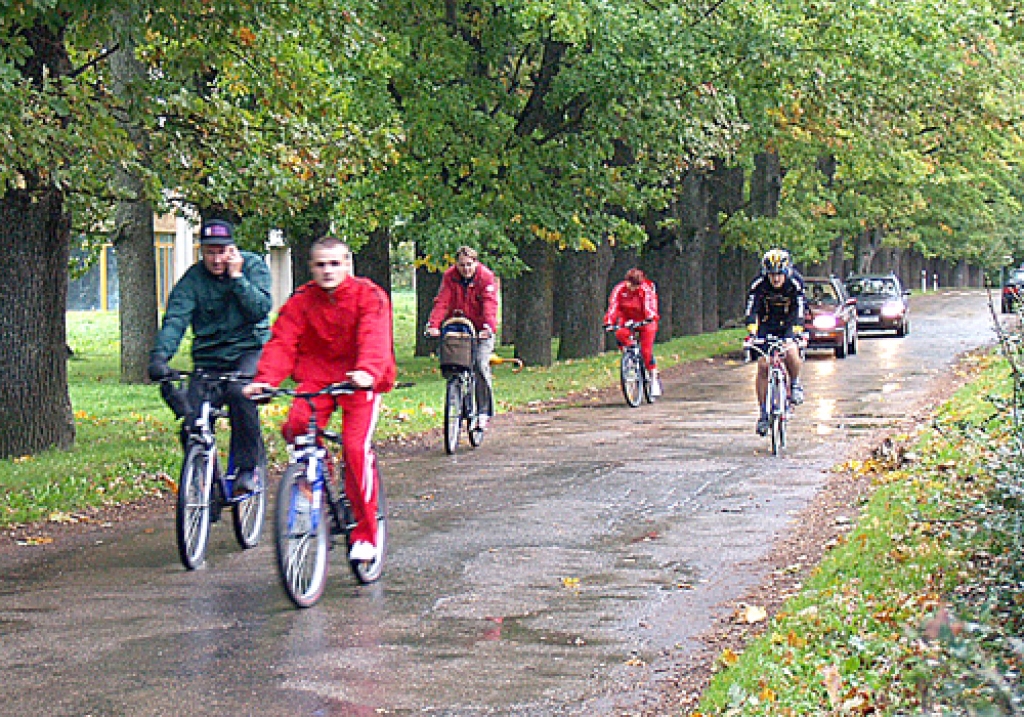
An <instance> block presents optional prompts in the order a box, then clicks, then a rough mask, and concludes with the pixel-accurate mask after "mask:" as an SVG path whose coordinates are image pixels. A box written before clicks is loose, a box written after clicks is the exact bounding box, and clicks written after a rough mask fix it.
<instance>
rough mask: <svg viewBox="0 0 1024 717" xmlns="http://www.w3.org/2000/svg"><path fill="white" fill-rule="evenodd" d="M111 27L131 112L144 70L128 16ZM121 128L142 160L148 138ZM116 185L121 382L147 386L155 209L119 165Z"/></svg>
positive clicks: (153, 327) (122, 92) (119, 79)
mask: <svg viewBox="0 0 1024 717" xmlns="http://www.w3.org/2000/svg"><path fill="white" fill-rule="evenodd" d="M111 21H112V22H111V24H112V26H113V27H114V32H115V34H116V37H117V42H118V45H119V48H120V49H118V50H117V51H116V52H115V53H113V55H111V57H110V72H111V77H112V80H113V81H112V88H113V92H114V94H115V95H117V97H119V98H120V99H121V101H122V102H123V103H124V104H125V106H126V107H128V109H129V112H131V111H132V110H133V109H134V108H135V105H134V100H133V97H134V94H133V93H132V91H131V85H132V83H134V82H137V81H140V80H142V79H144V76H145V68H144V67H143V65H142V63H141V62H139V61H138V59H137V58H136V56H135V42H134V38H133V37H132V32H131V27H132V18H131V17H129V15H128V14H127V13H126V12H123V11H115V12H114V13H113V16H112V18H111ZM121 127H122V129H124V130H125V132H127V133H128V136H129V137H131V139H132V142H133V143H134V144H135V146H136V147H138V148H139V151H140V153H141V154H142V155H143V156H145V154H146V150H147V143H146V135H145V134H144V133H143V132H142V131H141V129H140V128H139V126H138V125H137V124H135V123H133V122H131V121H130V119H128V118H125V120H123V121H122V122H121ZM116 172H117V183H118V185H119V187H120V188H121V190H123V191H124V192H125V194H127V195H128V196H129V197H132V198H133V199H129V200H125V201H122V202H120V203H119V204H118V206H117V211H116V213H115V220H114V226H115V229H114V247H115V250H116V252H117V284H118V297H119V301H118V320H119V322H120V331H121V383H145V382H146V381H147V380H148V376H147V375H146V368H147V367H148V365H149V352H150V350H151V349H152V348H153V339H154V337H155V336H156V331H157V314H158V312H159V307H158V305H157V297H156V250H155V248H154V237H153V206H152V205H151V204H150V203H149V202H148V201H146V200H145V199H144V189H143V184H142V180H141V179H139V178H138V177H136V176H132V175H130V174H128V173H127V172H125V171H124V170H123V169H121V168H120V167H117V168H116Z"/></svg>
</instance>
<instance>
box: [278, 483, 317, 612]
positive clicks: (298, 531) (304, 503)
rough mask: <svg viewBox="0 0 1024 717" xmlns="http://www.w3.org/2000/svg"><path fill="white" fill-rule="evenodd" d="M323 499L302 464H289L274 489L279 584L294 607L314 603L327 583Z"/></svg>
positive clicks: (308, 605) (307, 605)
mask: <svg viewBox="0 0 1024 717" xmlns="http://www.w3.org/2000/svg"><path fill="white" fill-rule="evenodd" d="M323 498H324V496H323V492H322V489H318V490H317V491H315V492H314V490H313V488H312V487H311V486H310V485H309V482H308V481H307V480H306V466H305V465H304V464H299V463H294V464H292V465H290V466H288V468H287V469H286V470H285V472H284V475H283V476H282V477H281V484H280V485H279V486H278V489H277V504H276V506H275V518H274V546H275V551H276V553H277V569H278V573H279V574H280V576H281V584H282V585H283V586H284V591H285V593H287V594H288V598H289V599H290V600H291V601H292V602H293V603H295V605H296V606H297V607H310V606H312V605H315V604H316V602H317V601H318V600H319V599H320V596H321V595H323V593H324V586H325V585H326V584H327V567H328V560H329V555H328V551H327V549H328V547H329V543H330V526H329V524H328V522H327V512H326V510H325V508H326V501H324V499H323Z"/></svg>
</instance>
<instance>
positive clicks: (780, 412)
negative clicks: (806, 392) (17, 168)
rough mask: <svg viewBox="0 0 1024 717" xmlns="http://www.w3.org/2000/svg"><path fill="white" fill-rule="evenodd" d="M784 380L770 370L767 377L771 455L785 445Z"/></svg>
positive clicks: (777, 453) (776, 453) (778, 451)
mask: <svg viewBox="0 0 1024 717" xmlns="http://www.w3.org/2000/svg"><path fill="white" fill-rule="evenodd" d="M785 391H786V386H785V382H784V381H782V380H780V376H779V373H778V372H777V371H776V370H772V372H771V374H770V375H769V377H768V420H769V423H770V426H769V428H770V433H771V436H772V455H775V456H777V455H779V453H780V452H781V451H782V449H783V448H784V447H785V445H786V429H785V426H784V422H785V415H784V412H785V410H786V399H785Z"/></svg>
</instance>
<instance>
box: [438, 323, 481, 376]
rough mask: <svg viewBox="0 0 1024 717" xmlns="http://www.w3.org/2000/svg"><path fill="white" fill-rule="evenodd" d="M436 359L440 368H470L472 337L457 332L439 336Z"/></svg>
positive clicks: (471, 364) (471, 365)
mask: <svg viewBox="0 0 1024 717" xmlns="http://www.w3.org/2000/svg"><path fill="white" fill-rule="evenodd" d="M437 358H438V359H439V360H440V362H441V368H443V369H444V368H459V369H463V368H472V367H473V337H472V336H470V335H469V334H464V333H461V332H457V331H449V332H447V333H445V334H444V335H443V336H441V343H440V345H439V346H438V349H437Z"/></svg>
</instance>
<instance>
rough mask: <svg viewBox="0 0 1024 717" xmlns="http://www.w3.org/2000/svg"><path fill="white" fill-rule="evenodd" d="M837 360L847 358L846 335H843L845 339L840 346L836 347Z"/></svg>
mask: <svg viewBox="0 0 1024 717" xmlns="http://www.w3.org/2000/svg"><path fill="white" fill-rule="evenodd" d="M836 358H837V359H844V358H846V333H843V337H842V339H841V340H840V342H839V345H838V346H836Z"/></svg>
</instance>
